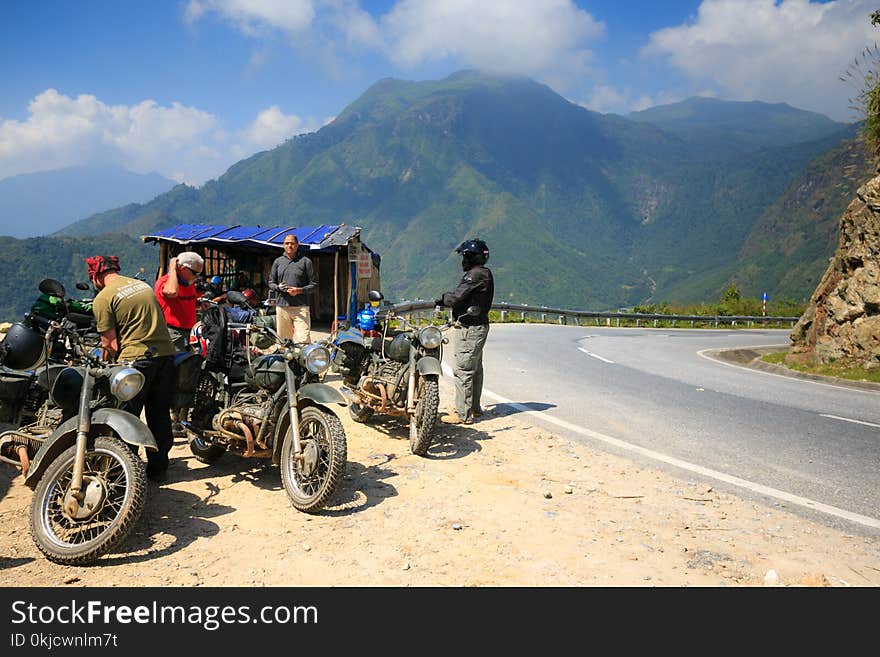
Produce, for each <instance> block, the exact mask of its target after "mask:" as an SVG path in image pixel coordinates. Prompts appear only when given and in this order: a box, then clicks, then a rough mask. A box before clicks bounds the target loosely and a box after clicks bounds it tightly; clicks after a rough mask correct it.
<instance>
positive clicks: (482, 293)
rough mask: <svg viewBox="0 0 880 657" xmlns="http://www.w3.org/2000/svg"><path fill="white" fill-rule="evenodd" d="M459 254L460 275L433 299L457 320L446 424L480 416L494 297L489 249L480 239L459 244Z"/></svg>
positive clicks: (465, 421) (464, 421)
mask: <svg viewBox="0 0 880 657" xmlns="http://www.w3.org/2000/svg"><path fill="white" fill-rule="evenodd" d="M455 251H456V253H459V254H461V268H462V270H463V271H464V276H462V277H461V282H460V283H459V284H458V287H457V288H455V290H454V291H452V292H444V293H443V296H442V297H440V298H439V299H437V300H436V304H437V305H438V306H451V307H452V316H453V317H455V318H460V322H461V328H460V329H458V333H457V335H456V341H455V368H454V374H455V412H456V414H457V416H451V415H450V416H446V418H444V422H447V423H448V424H472V423H473V421H474V418H475V417H479V416H480V415H482V414H483V409H482V408H481V406H480V396H481V394H482V392H483V346H484V345H485V344H486V338H487V337H488V336H489V309H490V308H491V307H492V298H493V297H494V296H495V281H494V279H493V278H492V272H491V270H490V269H489V268H488V267H486V261H487V260H489V247H488V246H487V245H486V243H485V242H484V241H483V240H480V239H471V240H467V241H465V242H462V243H461V245H459V247H458V248H457V249H456V250H455ZM470 306H477V307H478V308H479V312H478V313H477V314H476V315H467V314H465V313H466V312H467V309H468V308H469V307H470Z"/></svg>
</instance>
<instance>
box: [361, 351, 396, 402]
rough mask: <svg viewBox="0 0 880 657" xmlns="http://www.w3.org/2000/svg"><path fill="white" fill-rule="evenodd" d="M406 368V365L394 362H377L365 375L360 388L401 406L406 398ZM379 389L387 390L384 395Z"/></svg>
mask: <svg viewBox="0 0 880 657" xmlns="http://www.w3.org/2000/svg"><path fill="white" fill-rule="evenodd" d="M406 367H407V364H406V363H398V362H397V361H393V360H386V361H377V362H376V363H375V364H372V365H371V366H370V369H369V371H368V372H367V373H366V374H364V376H363V377H362V379H361V383H360V384H359V386H358V387H361V388H363V389H364V390H365V391H366V392H368V393H370V394H371V395H376V396H381V397H387V398H388V399H389V400H391V402H392V403H394V404H400V403H402V402H403V401H405V398H406V384H407V378H406V374H405V372H404V370H406ZM379 388H383V389H384V390H385V394H384V395H383V394H382V393H381V392H380V390H379Z"/></svg>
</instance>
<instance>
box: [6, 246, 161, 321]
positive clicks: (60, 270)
mask: <svg viewBox="0 0 880 657" xmlns="http://www.w3.org/2000/svg"><path fill="white" fill-rule="evenodd" d="M158 252H159V250H158V248H156V246H155V245H150V246H147V245H145V244H143V242H141V241H140V240H136V239H132V238H131V237H128V236H127V235H96V236H90V237H58V238H49V237H33V238H30V239H24V240H17V239H14V238H12V237H0V253H2V254H3V257H2V258H0V289H2V290H3V293H2V294H0V321H16V320H18V319H21V316H22V314H23V313H24V312H25V311H27V310H28V309H29V308H30V306H31V304H32V303H33V302H34V300H35V299H36V298H37V296H38V295H39V294H40V293H39V290H38V289H37V285H38V284H39V282H40V281H41V280H42V279H44V278H55V279H57V280H59V281H61V283H63V284H64V287H65V288H66V290H67V294H68V295H69V296H71V297H73V298H74V299H80V298H85V297H90V296H91V295H92V293H91V292H81V291H80V290H77V289H76V287H75V285H76V283H77V282H82V283H88V282H89V279H88V276H87V275H86V263H85V259H86V258H87V257H89V256H93V255H110V254H113V255H118V256H119V264H120V266H121V267H122V273H123V274H125V275H126V276H134V275H136V274H137V273H138V270H139V269H140V268H141V267H143V268H144V276H145V280H147V281H148V282H151V281H153V280H155V278H156V276H155V274H156V269H157V267H158V264H159V261H158Z"/></svg>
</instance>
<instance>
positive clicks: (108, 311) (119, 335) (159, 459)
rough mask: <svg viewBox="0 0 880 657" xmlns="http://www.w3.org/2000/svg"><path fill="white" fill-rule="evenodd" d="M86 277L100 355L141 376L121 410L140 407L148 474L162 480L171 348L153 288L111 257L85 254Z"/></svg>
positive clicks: (172, 381) (167, 448)
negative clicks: (149, 442)
mask: <svg viewBox="0 0 880 657" xmlns="http://www.w3.org/2000/svg"><path fill="white" fill-rule="evenodd" d="M86 266H87V271H88V274H89V278H90V279H91V281H92V284H93V285H94V286H95V289H96V290H98V294H97V296H96V297H95V300H94V302H93V303H92V310H93V311H94V313H95V321H96V323H97V329H98V332H99V333H100V334H101V348H102V349H103V353H104V359H105V360H109V361H111V362H112V361H128V362H131V364H132V366H133V367H135V368H137V369H138V370H140V371H141V372H142V373H143V375H144V379H145V381H144V387H143V389H141V391H140V392H139V393H138V395H137V396H136V397H135V398H134V399H132V400H130V401H128V402H125V404H123V406H122V408H123V410H126V411H128V412H129V413H132V414H133V415H137V416H139V415H140V414H141V410H143V411H144V414H145V416H146V420H147V426H148V427H149V428H150V431H152V432H153V437H154V438H155V439H156V445H157V446H158V448H159V449H158V451H156V452H152V451H149V450H148V451H147V477H149V478H150V479H151V480H153V481H161V480H163V479H164V478H165V471H166V470H167V469H168V452H170V451H171V446H172V444H173V442H174V439H173V438H172V435H171V416H170V411H171V404H172V402H173V399H174V392H175V390H174V388H175V383H176V379H175V376H174V362H173V360H172V354H173V353H174V347H173V346H172V344H171V338H170V336H169V334H168V325H167V324H166V323H165V318H164V317H163V315H162V308H161V307H160V306H159V301H158V300H157V299H156V295H155V294H154V293H153V288H152V287H151V286H150V285H148V284H147V283H145V282H143V281H139V280H137V279H135V278H129V277H127V276H122V275H120V273H119V258H117V257H116V256H92V257H91V258H86Z"/></svg>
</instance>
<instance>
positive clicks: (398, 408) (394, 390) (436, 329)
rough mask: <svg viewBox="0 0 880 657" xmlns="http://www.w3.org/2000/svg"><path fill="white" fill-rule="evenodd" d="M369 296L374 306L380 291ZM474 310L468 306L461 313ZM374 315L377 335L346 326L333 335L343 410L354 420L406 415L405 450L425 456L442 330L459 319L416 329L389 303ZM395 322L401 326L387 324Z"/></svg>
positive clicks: (437, 386)
mask: <svg viewBox="0 0 880 657" xmlns="http://www.w3.org/2000/svg"><path fill="white" fill-rule="evenodd" d="M369 299H370V302H371V304H374V305H378V303H379V302H381V301H382V299H383V296H382V293H381V292H377V291H375V290H373V291H371V292H370V293H369ZM478 312H479V309H478V308H477V307H476V306H472V307H470V308H468V309H467V312H466V314H468V315H475V314H477V313H478ZM377 317H380V318H383V319H384V324H383V327H382V331H381V335H380V336H379V337H372V338H370V337H368V336H365V334H364V333H365V332H364V331H361V330H360V329H357V328H349V329H346V330H344V331H341V332H339V334H338V335H337V337H336V338H335V339H334V341H333V355H332V360H333V364H334V369H335V370H336V371H337V372H340V373H341V374H342V381H343V383H344V384H345V385H343V386H342V387H341V388H340V390H341V391H342V393H343V394H344V395H345V396H346V397H348V399H349V402H350V403H349V407H348V411H349V413H350V415H351V417H352V419H353V420H354V421H355V422H366V421H367V420H369V419H370V417H371V416H372V415H373V413H379V414H389V415H403V416H404V417H407V418H408V419H409V447H410V451H411V452H412V453H413V454H416V455H418V456H424V455H425V454H427V452H428V449H429V448H430V447H431V442H432V441H433V434H434V425H435V424H436V422H437V412H438V408H439V405H440V383H439V381H440V375H441V373H442V370H441V367H440V362H441V360H442V356H443V352H442V349H443V346H442V345H443V344H444V343H445V342H448V339H447V338H444V337H443V332H444V331H446V330H448V329H450V328H452V327H455V326H459V324H458V318H456V319H454V320H453V321H450V322H447V323H445V324H443V325H441V326H434V325H428V326H423V327H421V328H419V327H418V326H415V325H414V324H411V323H410V322H408V321H407V320H406V318H405V317H403V316H401V315H397V314H395V313H394V312H393V310H392V309H390V308H389V309H386V310H385V311H384V312H380V313H379V314H377ZM394 321H397V322H399V323H400V325H401V330H399V331H392V330H391V329H390V328H389V327H390V325H391V323H392V322H394ZM371 329H372V327H371Z"/></svg>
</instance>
